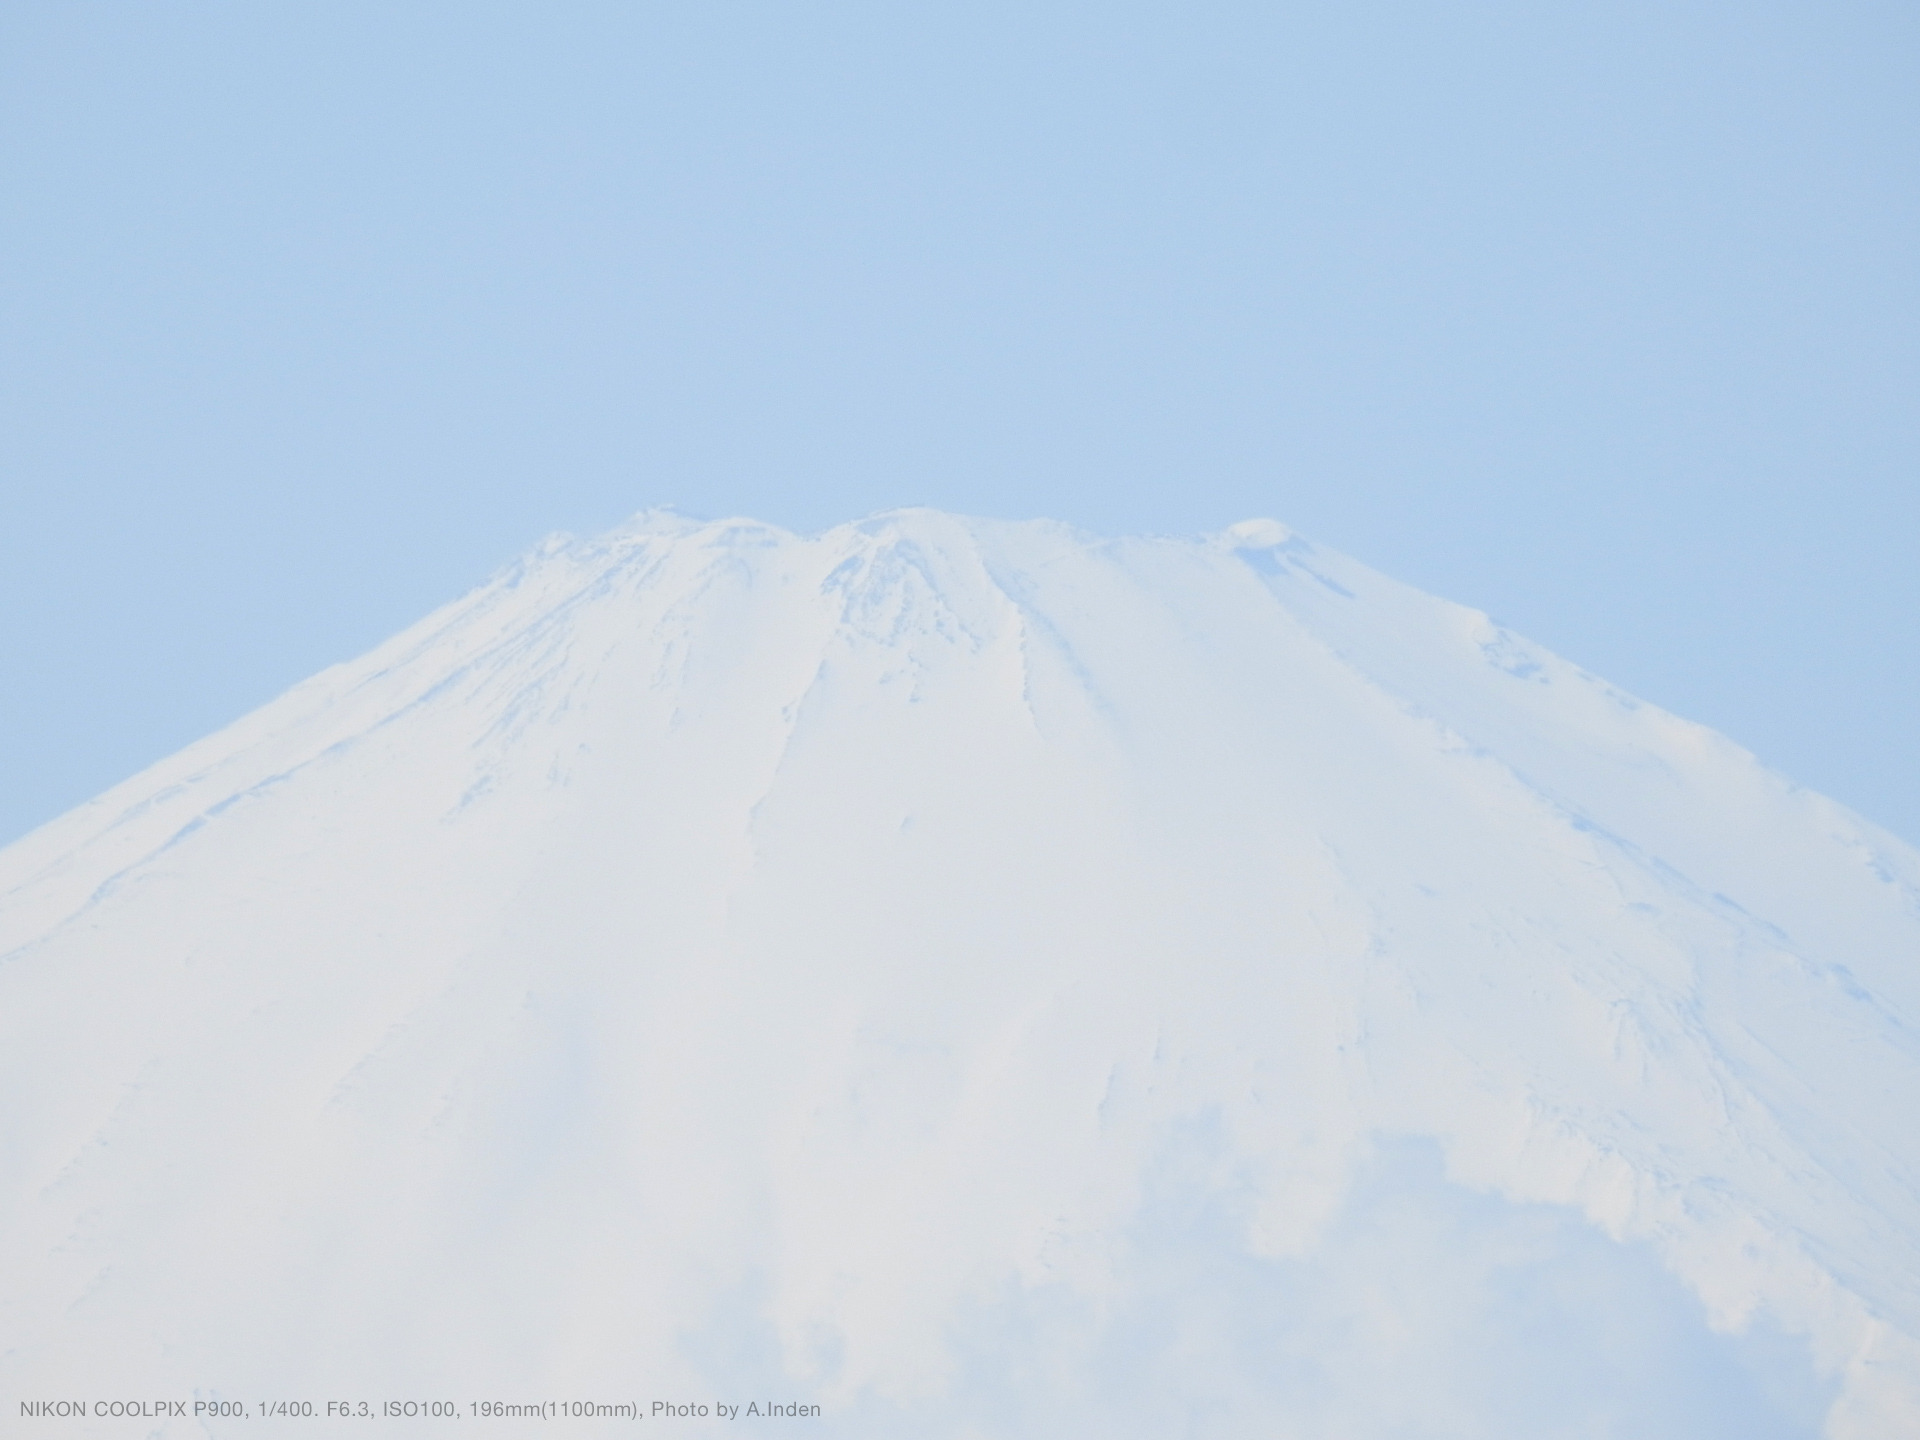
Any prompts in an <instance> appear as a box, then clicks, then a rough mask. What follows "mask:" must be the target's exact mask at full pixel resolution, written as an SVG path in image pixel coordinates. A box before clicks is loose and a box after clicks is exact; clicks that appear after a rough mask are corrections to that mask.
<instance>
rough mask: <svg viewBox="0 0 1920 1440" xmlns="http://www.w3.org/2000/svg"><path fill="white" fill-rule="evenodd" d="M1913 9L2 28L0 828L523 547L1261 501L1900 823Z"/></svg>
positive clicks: (1165, 528) (1214, 9) (1913, 283)
mask: <svg viewBox="0 0 1920 1440" xmlns="http://www.w3.org/2000/svg"><path fill="white" fill-rule="evenodd" d="M1915 74H1920V11H1916V10H1914V8H1913V7H1912V6H1910V5H1895V4H1875V5H1869V4H1847V3H1835V4H1830V5H1823V6H1818V7H1815V6H1807V5H1785V4H1767V3H1744V4H1739V5H1734V4H1697V3H1687V0H1681V3H1663V4H1659V5H1655V4H1641V3H1624V4H1617V5H1609V6H1599V5H1582V4H1567V5H1555V6H1545V5H1520V4H1480V3H1466V4H1461V5H1453V6H1445V7H1442V6H1438V5H1415V4H1399V5H1369V4H1358V5H1353V4H1349V5H1341V6H1333V5H1316V6H1276V5H1268V6H1252V5H1241V4H1204V3H1202V4H1189V5H1182V6H1172V5H1139V4H1127V3H1108V4H1105V5H1098V6H1096V5H1090V4H1046V3H1040V4H1033V3H1028V4H1022V5H1017V6H1016V5H1003V4H997V3H976V4H973V5H968V6H940V7H936V6H898V5H890V6H889V5H878V4H823V5H816V6H809V7H801V6H795V5H775V4H768V3H734V0H717V3H706V4H702V5H699V6H679V7H668V6H654V5H635V4H626V5H614V4H581V3H565V0H556V3H549V4H543V5H540V6H532V5H519V6H509V5H501V4H478V3H468V4H462V5H457V6H456V5H434V4H419V5H408V6H404V7H399V6H391V5H372V4H360V3H353V0H342V3H337V4H332V5H327V6H310V5H292V4H258V5H249V6H232V5H211V4H203V3H170V4H168V5H165V6H135V5H127V4H88V3H72V0H63V3H59V4H51V3H33V0H20V3H15V4H12V5H9V6H7V7H6V8H5V11H4V13H0V434H3V435H4V437H5V443H4V445H3V446H0V745H3V747H4V748H0V755H3V756H4V761H3V762H0V840H5V839H8V838H12V837H14V836H17V835H19V834H21V833H24V832H25V831H26V830H28V829H30V828H32V827H33V826H34V825H37V824H39V823H41V822H42V821H44V820H47V819H49V818H51V817H52V816H53V815H55V814H57V813H59V812H60V811H62V810H64V809H66V808H68V807H70V806H72V805H74V804H77V803H79V802H80V801H82V800H84V799H86V798H87V797H89V796H90V795H92V794H93V793H96V792H97V791H99V790H100V789H103V788H104V787H106V786H107V785H109V784H111V783H113V782H114V781H116V780H119V779H121V778H124V777H125V776H126V775H128V774H130V773H132V772H133V771H135V770H137V769H138V768H140V767H141V766H143V765H145V764H148V763H150V762H151V761H153V760H156V759H158V758H160V757H161V756H163V755H165V754H167V753H169V752H171V751H172V750H174V749H177V748H178V747H179V746H181V745H183V744H185V743H187V742H188V741H190V740H192V739H194V738H197V737H198V736H199V735H201V734H203V733H205V732H207V731H209V730H211V729H213V728H215V727H217V726H219V725H221V724H223V723H225V722H226V721H228V720H230V719H232V718H234V717H235V716H237V715H238V714H240V713H242V712H244V711H245V710H247V709H249V708H251V707H252V706H254V705H256V704H259V703H261V702H262V701H264V700H266V699H268V698H270V697H271V696H272V695H274V694H275V693H277V692H278V691H279V690H281V689H283V688H285V687H286V686H287V685H289V684H291V683H293V682H294V681H297V680H298V679H300V678H302V677H303V676H305V675H306V674H309V673H311V672H312V671H314V670H316V669H318V668H320V667H321V666H323V665H325V664H328V663H331V662H332V661H335V660H338V659H342V658H345V657H346V656H349V655H351V654H354V653H357V652H358V651H360V650H363V649H365V648H367V647H368V646H370V645H372V644H373V643H375V642H376V641H378V640H379V639H381V638H383V637H384V636H385V635H387V634H389V633H391V632H392V631H394V630H396V629H398V628H400V627H401V626H402V625H404V624H406V623H408V622H409V621H411V620H413V619H415V618H417V617H418V616H419V615H420V614H422V613H424V612H425V611H426V610H428V609H430V608H431V607H433V606H434V605H436V604H438V603H440V602H442V601H444V600H446V599H449V598H451V597H452V596H454V595H456V594H457V593H459V592H460V591H462V590H464V589H465V588H467V587H469V586H470V585H472V584H474V583H476V582H477V581H479V580H480V579H481V578H483V577H484V576H485V575H486V574H487V573H488V572H490V571H491V570H492V569H494V568H495V567H496V566H497V565H499V564H501V563H502V562H504V561H505V560H507V559H508V558H510V557H511V556H512V555H513V554H515V553H516V552H518V551H519V550H521V549H524V548H525V547H527V546H528V545H530V544H532V543H534V542H535V541H537V540H538V539H539V538H540V537H541V536H542V535H543V534H545V533H547V532H549V531H552V530H557V529H565V530H574V531H592V530H595V529H598V528H601V527H604V526H606V525H609V524H612V523H614V522H616V521H618V520H619V519H620V518H622V517H623V516H624V515H626V514H628V513H630V512H632V511H634V510H637V509H640V508H643V507H646V506H651V505H656V504H663V503H671V504H674V505H677V506H678V507H680V508H682V509H684V510H688V511H691V512H694V513H700V514H723V513H746V514H752V515H756V516H759V517H761V518H763V519H767V520H771V521H774V522H777V523H782V524H786V525H790V526H794V527H797V528H802V529H816V528H820V527H824V526H826V525H830V524H832V523H835V522H837V521H840V520H844V519H849V518H853V517H856V516H859V515H862V514H865V513H868V512H871V511H874V510H878V509H883V508H889V507H892V506H897V505H904V504H932V505H937V506H941V507H943V508H947V509H953V510H960V511H965V512H970V513H976V514H988V515H1002V516H1015V517H1018V516H1031V515H1051V516H1057V517H1059V518H1063V519H1066V520H1070V521H1074V522H1077V523H1079V524H1082V525H1085V526H1088V527H1090V528H1093V529H1098V530H1108V531H1135V530H1145V531H1155V532H1175V533H1184V532H1194V531H1200V530H1207V529H1214V528H1217V527H1219V526H1221V525H1224V524H1227V523H1229V522H1232V521H1234V520H1238V519H1242V518H1245V517H1248V516H1251V515H1273V516H1276V517H1277V518H1280V519H1282V520H1284V521H1286V522H1287V523H1289V524H1291V525H1293V526H1295V527H1297V528H1299V529H1301V530H1303V531H1305V532H1306V533H1308V534H1309V535H1312V536H1313V537H1314V538H1316V539H1318V540H1321V541H1323V542H1325V543H1327V544H1331V545H1333V546H1335V547H1337V548H1340V549H1343V550H1346V551H1347V552H1349V553H1351V554H1353V555H1355V556H1357V557H1358V558H1360V559H1362V560H1365V561H1367V562H1368V563H1370V564H1373V565H1375V566H1377V567H1379V568H1381V569H1383V570H1386V571H1388V572H1389V573H1391V574H1393V575H1396V576H1398V577H1399V578H1402V579H1405V580H1408V581H1411V582H1413V583H1415V584H1418V585H1420V586H1422V587H1424V588H1426V589H1429V590H1433V591H1436V592H1438V593H1441V594H1444V595H1447V596H1450V597H1452V598H1454V599H1458V600H1462V601H1465V602H1468V603H1470V604H1474V605H1478V606H1480V607H1482V608H1485V609H1488V610H1490V611H1492V612H1493V613H1494V614H1495V616H1496V617H1498V618H1499V619H1500V620H1502V621H1503V622H1505V623H1507V624H1509V625H1511V626H1513V627H1514V628H1516V629H1518V630H1520V631H1522V632H1523V633H1526V634H1528V635H1530V636H1532V637H1533V638H1535V639H1538V640H1540V641H1542V642H1544V643H1545V644H1547V645H1549V646H1550V647H1552V648H1554V649H1556V650H1558V651H1560V652H1561V653H1562V654H1564V655H1566V656H1568V657H1569V658H1571V659H1573V660H1575V661H1577V662H1579V663H1581V664H1583V665H1585V666H1587V667H1588V668H1590V669H1593V670H1595V671H1597V672H1599V673H1601V674H1603V675H1606V676H1607V677H1608V678H1610V679H1612V680H1614V681H1616V682H1617V683H1619V684H1621V685H1623V686H1625V687H1626V688H1628V689H1631V690H1634V691H1636V692H1638V693H1640V694H1642V695H1644V696H1645V697H1647V698H1648V699H1651V700H1653V701H1655V702H1657V703H1659V704H1662V705H1665V706H1667V707H1668V708H1671V709H1674V710H1677V711H1679V712H1680V713H1682V714H1685V715H1688V716H1690V717H1692V718H1694V719H1698V720H1702V721H1705V722H1706V723H1708V724H1711V725H1714V726H1715V727H1717V728H1719V729H1721V730H1723V731H1725V732H1726V733H1728V734H1729V735H1731V736H1732V737H1733V738H1734V739H1736V740H1738V741H1740V742H1741V743H1743V744H1745V745H1747V746H1749V747H1750V748H1752V749H1754V750H1755V751H1756V752H1758V753H1759V754H1760V755H1761V757H1762V758H1763V759H1765V760H1766V761H1768V762H1769V763H1770V764H1773V765H1774V766H1776V767H1778V768H1780V769H1782V770H1784V771H1785V772H1787V773H1788V774H1790V775H1792V776H1793V777H1795V778H1796V779H1799V780H1801V781H1803V782H1804V783H1806V784H1809V785H1811V786H1814V787H1815V788H1817V789H1821V790H1824V791H1826V792H1828V793H1830V794H1832V795H1834V796H1836V797H1837V798H1839V799H1841V800H1843V801H1845V802H1846V803H1848V804H1850V805H1852V806H1854V807H1855V808H1857V809H1859V810H1861V811H1862V812H1863V813H1865V814H1866V815H1868V816H1869V817H1870V818H1873V819H1876V820H1878V821H1880V822H1881V823H1883V824H1886V825H1888V826H1890V827H1891V828H1893V829H1895V830H1896V831H1898V832H1900V833H1901V834H1903V835H1905V836H1906V837H1907V838H1909V839H1915V840H1920V762H1916V759H1915V747H1914V744H1913V738H1912V737H1913V736H1914V735H1915V734H1916V733H1920V653H1917V652H1920V565H1917V564H1916V563H1915V554H1916V549H1920V545H1917V543H1916V542H1920V463H1917V462H1920V407H1917V406H1916V397H1917V396H1920V385H1917V384H1916V382H1917V381H1920V263H1917V262H1920V153H1917V152H1920V85H1915V84H1914V83H1913V77H1914V75H1915Z"/></svg>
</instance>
